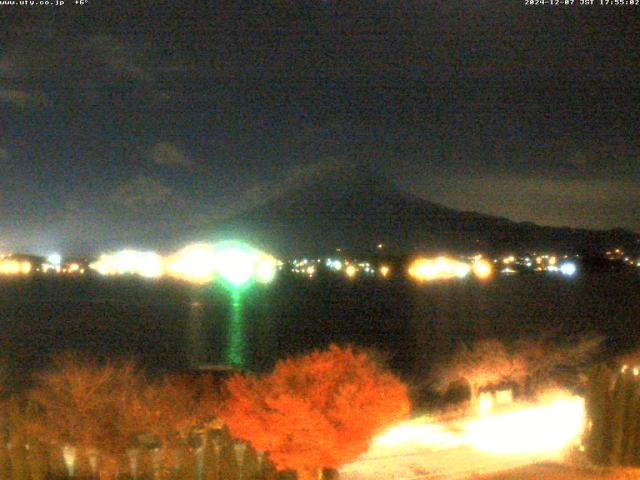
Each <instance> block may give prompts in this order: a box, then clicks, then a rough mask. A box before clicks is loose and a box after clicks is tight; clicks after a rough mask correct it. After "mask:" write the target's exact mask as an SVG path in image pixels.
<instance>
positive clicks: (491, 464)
mask: <svg viewBox="0 0 640 480" xmlns="http://www.w3.org/2000/svg"><path fill="white" fill-rule="evenodd" d="M583 422H584V402H583V401H582V399H580V398H578V397H564V398H556V399H553V400H549V401H546V402H542V403H539V404H529V403H517V404H513V405H511V406H510V407H508V408H505V409H503V410H501V411H498V412H495V413H493V414H492V415H488V416H483V417H466V418H461V419H457V420H454V421H449V422H444V423H439V422H435V421H433V420H432V419H430V418H427V417H423V418H417V419H414V420H412V421H409V422H406V423H403V424H401V425H398V426H396V427H394V428H392V429H391V430H389V431H388V432H386V433H385V434H383V435H381V436H379V437H377V438H376V439H375V440H374V442H373V443H372V445H371V448H370V449H369V451H368V452H367V453H365V454H364V455H362V456H361V457H360V458H359V459H358V460H356V461H355V462H353V463H351V464H349V465H346V466H345V467H343V468H342V469H341V470H340V478H341V479H342V480H373V479H376V480H418V479H421V480H427V479H442V480H453V479H463V478H468V477H471V476H473V475H476V474H485V473H494V472H500V471H503V470H509V469H512V468H516V467H520V466H524V465H530V464H533V463H538V462H547V461H560V460H562V458H563V456H564V455H565V453H566V449H567V447H569V446H572V445H575V441H576V439H577V437H578V436H579V434H580V432H581V431H582V426H583Z"/></svg>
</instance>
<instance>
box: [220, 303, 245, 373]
mask: <svg viewBox="0 0 640 480" xmlns="http://www.w3.org/2000/svg"><path fill="white" fill-rule="evenodd" d="M246 342H247V340H246V338H245V328H244V319H243V317H242V293H241V292H240V291H239V290H233V291H232V292H231V318H230V319H229V329H228V340H227V350H226V352H225V360H226V362H227V363H229V364H230V365H233V366H234V367H243V366H244V365H245V357H244V352H245V349H246Z"/></svg>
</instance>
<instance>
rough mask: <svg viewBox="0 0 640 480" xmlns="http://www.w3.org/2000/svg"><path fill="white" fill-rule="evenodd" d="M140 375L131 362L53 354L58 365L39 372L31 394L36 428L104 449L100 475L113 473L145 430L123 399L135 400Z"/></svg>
mask: <svg viewBox="0 0 640 480" xmlns="http://www.w3.org/2000/svg"><path fill="white" fill-rule="evenodd" d="M139 388H140V380H139V375H138V373H137V372H136V369H135V368H134V366H133V365H132V364H130V363H119V364H115V363H105V364H103V365H100V364H98V363H97V362H94V361H92V360H90V359H87V358H85V357H82V356H79V355H76V354H63V355H61V356H58V357H55V358H54V359H53V369H52V370H50V371H47V372H45V373H42V374H40V375H38V376H37V378H36V385H35V387H34V388H33V389H32V390H31V391H30V394H29V399H30V401H31V404H32V405H33V406H34V409H35V411H34V414H33V416H32V417H31V418H30V430H31V432H32V433H33V434H34V435H36V436H37V437H38V438H40V439H41V440H43V441H46V442H48V443H51V444H54V445H59V446H64V445H69V446H74V447H77V448H78V450H79V453H80V454H81V455H88V454H89V453H91V452H96V453H97V454H98V455H99V466H98V473H99V477H100V479H101V480H103V479H113V478H115V476H116V475H117V471H118V468H119V463H120V461H121V459H122V458H123V457H124V455H125V451H126V449H127V448H128V446H129V445H131V443H132V442H133V441H134V440H135V438H136V437H137V435H138V434H139V433H140V431H139V427H140V426H141V425H137V424H135V423H129V422H127V421H126V420H128V419H126V418H125V417H124V416H123V415H122V409H121V408H118V405H128V408H131V405H133V404H134V402H133V399H134V398H135V397H136V396H137V392H138V389H139Z"/></svg>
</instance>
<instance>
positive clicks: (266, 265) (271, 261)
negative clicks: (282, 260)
mask: <svg viewBox="0 0 640 480" xmlns="http://www.w3.org/2000/svg"><path fill="white" fill-rule="evenodd" d="M277 263H278V262H277V260H276V259H275V258H273V257H271V256H264V257H262V258H260V260H258V265H257V267H256V272H255V276H256V280H258V282H260V283H269V282H271V281H273V279H274V278H275V276H276V271H277Z"/></svg>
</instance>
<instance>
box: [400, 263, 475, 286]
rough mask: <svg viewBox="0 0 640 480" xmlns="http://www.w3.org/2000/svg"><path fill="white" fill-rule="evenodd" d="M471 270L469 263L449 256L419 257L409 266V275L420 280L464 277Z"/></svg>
mask: <svg viewBox="0 0 640 480" xmlns="http://www.w3.org/2000/svg"><path fill="white" fill-rule="evenodd" d="M470 271H471V267H470V266H469V265H468V264H467V263H464V262H460V261H458V260H453V259H451V258H448V257H438V258H436V259H433V258H418V259H416V260H414V261H413V263H412V264H411V265H410V266H409V275H410V276H411V277H412V278H413V279H414V280H417V281H419V282H428V281H432V280H444V279H448V278H456V277H457V278H463V277H466V276H467V275H468V274H469V272H470Z"/></svg>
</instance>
